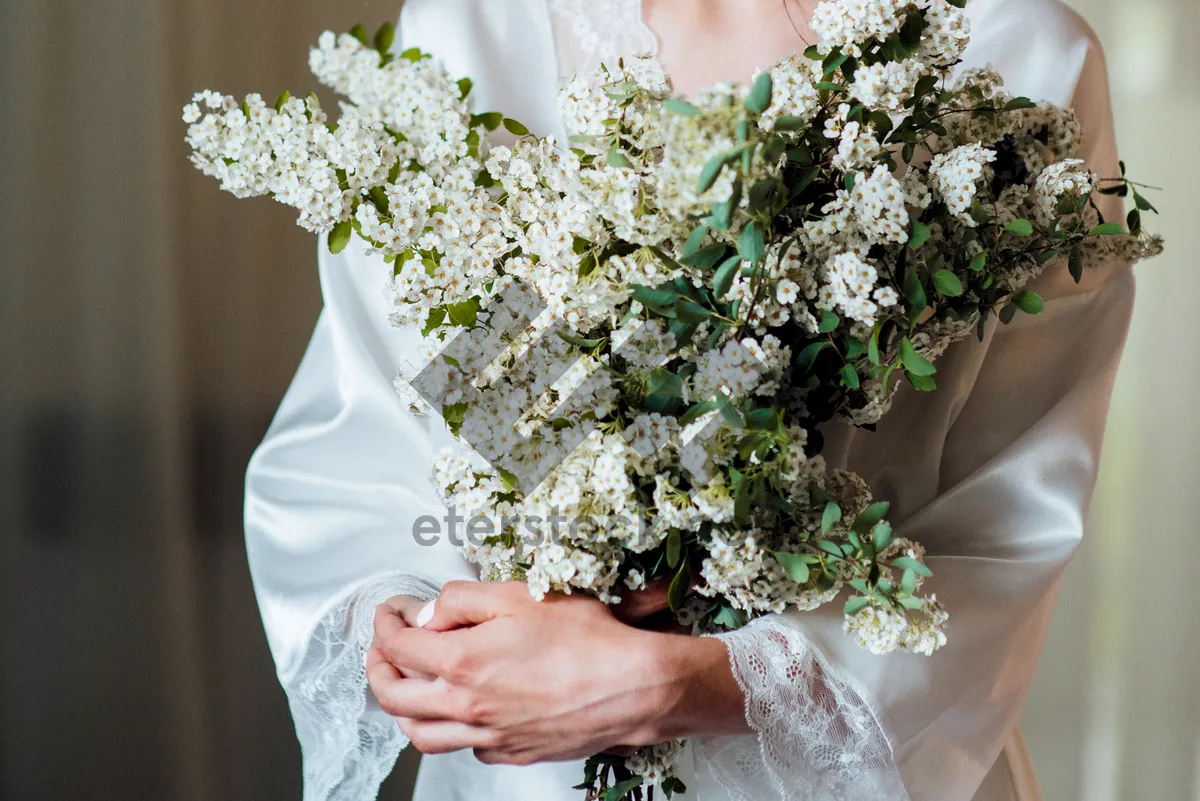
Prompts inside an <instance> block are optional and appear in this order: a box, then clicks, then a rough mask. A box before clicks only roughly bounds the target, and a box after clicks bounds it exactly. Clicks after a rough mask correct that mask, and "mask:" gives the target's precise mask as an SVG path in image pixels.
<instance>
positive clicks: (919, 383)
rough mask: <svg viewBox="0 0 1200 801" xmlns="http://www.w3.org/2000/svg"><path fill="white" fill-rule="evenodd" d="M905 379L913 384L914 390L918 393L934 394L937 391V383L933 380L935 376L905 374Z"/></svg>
mask: <svg viewBox="0 0 1200 801" xmlns="http://www.w3.org/2000/svg"><path fill="white" fill-rule="evenodd" d="M904 377H905V378H907V379H908V383H909V384H911V385H912V388H913V389H915V390H916V391H917V392H933V391H934V390H935V389H937V382H936V381H934V380H933V376H930V375H913V374H912V373H905V374H904Z"/></svg>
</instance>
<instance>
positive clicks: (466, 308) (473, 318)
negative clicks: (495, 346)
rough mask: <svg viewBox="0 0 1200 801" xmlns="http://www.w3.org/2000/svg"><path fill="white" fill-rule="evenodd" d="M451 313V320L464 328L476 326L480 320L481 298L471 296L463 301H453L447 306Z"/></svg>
mask: <svg viewBox="0 0 1200 801" xmlns="http://www.w3.org/2000/svg"><path fill="white" fill-rule="evenodd" d="M446 310H447V311H448V312H449V314H450V322H452V323H454V324H455V325H460V326H462V327H464V328H474V326H475V323H476V322H477V321H478V320H479V299H478V298H471V299H470V300H464V301H463V302H462V303H453V304H451V305H449V306H447V307H446Z"/></svg>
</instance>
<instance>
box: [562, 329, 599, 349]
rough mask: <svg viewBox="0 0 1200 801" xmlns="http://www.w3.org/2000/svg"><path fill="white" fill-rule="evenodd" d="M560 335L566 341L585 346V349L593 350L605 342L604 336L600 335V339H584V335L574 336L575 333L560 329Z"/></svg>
mask: <svg viewBox="0 0 1200 801" xmlns="http://www.w3.org/2000/svg"><path fill="white" fill-rule="evenodd" d="M558 336H559V337H560V338H561V339H562V340H563V341H564V342H569V343H570V344H572V345H577V346H579V347H581V348H583V349H584V350H593V349H595V348H598V347H600V346H601V345H603V344H604V338H603V337H600V338H599V339H584V338H583V337H577V336H574V335H573V334H568V333H567V332H565V331H559V332H558Z"/></svg>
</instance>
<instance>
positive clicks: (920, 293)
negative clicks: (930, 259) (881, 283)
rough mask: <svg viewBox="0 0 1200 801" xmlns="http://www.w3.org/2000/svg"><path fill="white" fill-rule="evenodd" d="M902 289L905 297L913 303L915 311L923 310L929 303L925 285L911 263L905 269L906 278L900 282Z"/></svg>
mask: <svg viewBox="0 0 1200 801" xmlns="http://www.w3.org/2000/svg"><path fill="white" fill-rule="evenodd" d="M900 290H901V291H902V292H903V293H904V299H905V300H907V301H908V302H909V304H910V305H912V307H913V311H914V313H916V312H918V311H920V310H923V309H924V308H925V306H926V305H927V304H928V303H929V299H928V298H927V297H926V295H925V287H924V285H923V284H922V283H921V279H920V277H919V276H918V275H917V271H916V269H915V268H914V267H913V265H909V266H908V267H906V268H905V269H904V278H903V279H902V280H901V282H900Z"/></svg>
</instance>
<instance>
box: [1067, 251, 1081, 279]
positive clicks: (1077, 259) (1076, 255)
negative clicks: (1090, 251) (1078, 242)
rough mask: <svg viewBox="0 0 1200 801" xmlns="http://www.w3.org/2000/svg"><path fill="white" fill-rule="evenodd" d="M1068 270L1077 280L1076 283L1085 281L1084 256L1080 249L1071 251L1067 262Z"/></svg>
mask: <svg viewBox="0 0 1200 801" xmlns="http://www.w3.org/2000/svg"><path fill="white" fill-rule="evenodd" d="M1067 269H1068V270H1069V271H1070V273H1071V277H1072V278H1073V279H1075V283H1077V284H1078V283H1079V282H1080V281H1082V280H1083V254H1082V253H1081V252H1080V251H1079V248H1075V249H1074V250H1072V251H1071V256H1070V257H1069V258H1068V260H1067Z"/></svg>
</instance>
